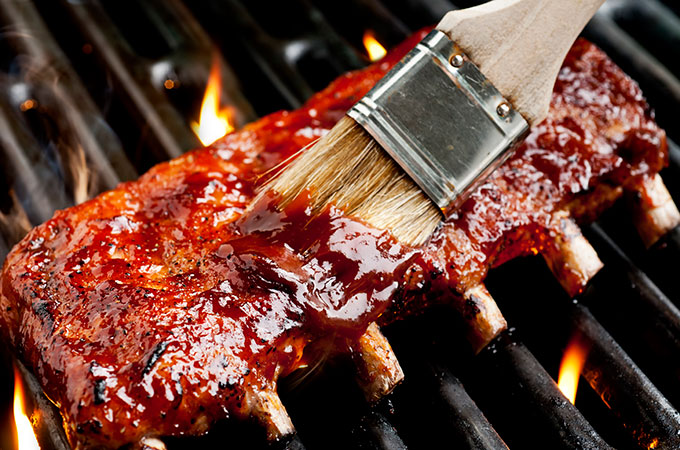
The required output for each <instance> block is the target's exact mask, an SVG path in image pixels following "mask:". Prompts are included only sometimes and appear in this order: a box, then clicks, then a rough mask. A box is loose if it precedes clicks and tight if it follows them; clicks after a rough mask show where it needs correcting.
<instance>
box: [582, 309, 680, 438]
mask: <svg viewBox="0 0 680 450" xmlns="http://www.w3.org/2000/svg"><path fill="white" fill-rule="evenodd" d="M571 322H572V326H573V327H574V329H575V330H577V332H578V333H579V334H580V335H581V336H582V337H583V338H584V339H585V340H586V342H588V344H589V345H590V351H589V354H588V359H587V360H586V363H585V366H584V370H583V373H582V375H583V377H584V378H585V379H586V380H588V382H589V383H590V385H591V387H592V388H593V390H595V392H597V393H598V394H599V395H600V397H601V398H602V401H603V402H605V404H606V405H607V406H608V407H609V408H610V410H611V411H612V413H613V414H615V415H616V416H617V417H619V418H620V419H621V420H622V424H623V426H624V427H625V428H626V430H627V431H628V432H629V433H630V434H631V435H632V436H633V438H634V439H635V440H636V441H637V442H638V444H639V445H640V446H641V447H643V448H655V447H656V446H658V448H678V447H680V414H678V412H677V411H676V410H675V409H674V408H673V407H672V406H671V404H670V403H669V402H668V400H666V398H665V397H664V396H663V395H662V394H661V393H660V392H659V391H658V389H656V387H655V386H654V385H653V384H652V382H651V381H650V380H649V379H648V378H647V376H646V375H645V374H644V373H643V372H642V371H641V370H640V369H639V368H638V366H637V365H636V364H635V363H634V362H633V360H632V359H630V357H629V356H628V355H627V354H626V353H625V352H624V351H623V349H622V348H621V347H620V346H619V345H618V344H617V343H616V341H614V339H613V338H612V337H611V336H610V335H609V333H607V331H606V330H605V329H604V327H602V325H600V324H599V323H598V322H597V320H596V319H595V318H594V317H593V315H592V314H591V313H590V311H588V309H587V308H586V307H585V306H583V305H580V304H576V305H574V307H573V308H572V314H571Z"/></svg>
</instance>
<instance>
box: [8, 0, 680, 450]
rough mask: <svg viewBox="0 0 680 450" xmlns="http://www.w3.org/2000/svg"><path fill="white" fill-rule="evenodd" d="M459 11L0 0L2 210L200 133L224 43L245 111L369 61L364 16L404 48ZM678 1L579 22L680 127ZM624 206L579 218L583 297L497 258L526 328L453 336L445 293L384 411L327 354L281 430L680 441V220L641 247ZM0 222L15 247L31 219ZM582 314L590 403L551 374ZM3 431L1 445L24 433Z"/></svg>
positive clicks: (68, 192)
mask: <svg viewBox="0 0 680 450" xmlns="http://www.w3.org/2000/svg"><path fill="white" fill-rule="evenodd" d="M473 3H476V2H473V1H468V0H463V1H458V2H456V5H457V6H459V7H465V6H471V5H472V4H473ZM452 7H453V5H452V4H451V3H450V2H448V1H447V0H393V1H390V2H387V1H386V0H346V1H344V2H327V1H324V0H289V1H287V2H276V1H273V0H248V1H246V0H204V1H201V2H184V3H183V2H181V1H180V0H163V1H161V0H145V1H140V2H134V4H131V3H129V2H114V1H108V0H83V1H78V2H75V1H69V0H59V1H53V0H34V1H33V2H31V1H18V0H0V23H1V24H2V26H3V29H4V30H5V32H4V34H3V36H2V38H3V39H1V40H0V72H1V73H2V76H1V77H0V80H1V81H0V82H1V83H4V84H5V87H6V89H3V93H2V94H0V136H2V138H1V141H0V153H1V154H2V158H0V168H1V169H2V171H3V173H4V177H3V179H2V181H0V189H2V192H1V193H0V209H1V210H2V211H3V212H5V213H7V212H8V211H9V210H10V208H11V207H12V205H13V203H14V202H15V200H14V199H16V203H17V204H19V205H20V206H21V209H22V210H23V211H24V212H25V214H26V217H27V219H28V222H30V224H33V225H34V224H37V223H40V222H42V221H44V220H46V219H48V218H49V217H51V215H52V214H53V212H54V210H55V209H58V208H64V207H67V206H69V205H71V204H73V203H75V202H77V201H79V200H80V199H82V197H83V195H84V194H83V192H85V195H87V194H88V193H96V192H101V191H103V190H106V189H109V188H111V187H113V186H115V185H116V184H117V183H118V182H119V181H120V180H129V179H134V178H135V177H136V176H137V174H138V173H142V172H143V171H145V170H147V169H148V168H149V167H151V166H152V165H154V164H155V163H157V162H160V161H162V160H166V159H168V158H172V157H175V156H178V155H179V154H181V153H182V152H184V151H186V150H189V149H191V148H194V147H197V146H198V145H199V143H198V140H197V139H196V138H195V137H194V135H193V133H192V132H191V129H190V127H189V119H191V118H194V117H196V116H197V113H198V107H199V102H200V99H201V97H202V92H203V89H204V86H205V82H206V79H207V76H208V73H209V69H210V62H211V60H212V57H213V55H217V56H218V57H219V63H220V66H221V68H222V74H223V78H224V81H225V82H224V85H223V86H224V87H223V90H224V92H223V98H225V99H226V100H225V102H226V103H229V104H230V105H232V106H233V108H234V111H235V113H236V124H237V125H242V124H244V123H246V122H247V121H250V120H253V119H254V118H255V117H257V116H262V115H265V114H267V113H270V112H273V111H275V110H278V109H282V108H294V107H297V106H299V105H301V104H302V103H303V102H304V101H305V100H306V99H307V98H308V97H309V96H310V95H312V93H313V92H314V91H316V90H318V89H320V88H322V87H324V86H325V85H326V84H327V83H328V82H330V81H331V80H332V79H333V78H335V77H336V76H338V75H339V74H341V73H342V72H344V71H346V70H352V69H356V68H359V67H362V66H363V65H365V64H367V60H366V59H365V57H363V56H362V51H361V47H360V45H361V36H362V34H363V32H364V31H365V30H366V29H372V30H374V31H375V32H376V35H377V36H378V37H379V39H380V40H381V41H382V42H384V43H386V44H388V45H393V44H396V43H397V42H399V41H400V40H402V39H403V38H405V37H406V36H407V35H408V34H409V33H411V32H414V31H416V30H417V29H419V28H421V27H423V26H427V25H430V24H432V23H435V22H436V21H437V20H438V18H439V17H441V15H442V14H443V13H444V12H445V11H447V10H449V9H452ZM263 11H267V12H268V13H267V14H263ZM679 13H680V10H679V9H678V7H677V5H676V4H675V3H674V2H673V1H672V0H667V1H657V0H647V1H645V2H639V1H636V0H608V2H607V3H606V5H605V7H603V8H602V10H601V11H600V12H598V14H597V16H596V17H595V18H594V19H593V20H592V21H591V23H590V24H589V25H588V27H587V29H586V30H585V31H584V35H585V36H586V37H587V38H589V39H590V40H592V41H594V42H595V43H596V44H598V45H599V46H600V47H602V48H603V49H604V50H605V51H606V52H607V53H608V54H609V55H610V56H611V57H612V59H614V61H615V62H616V63H617V64H619V65H620V66H621V67H622V68H623V69H624V70H625V71H626V72H627V73H629V74H630V75H631V76H632V77H633V78H634V79H636V80H637V81H638V82H639V83H640V85H641V87H642V89H643V91H644V92H645V94H646V96H647V97H648V99H649V101H650V103H651V104H652V106H653V107H654V108H655V110H656V111H657V119H658V122H659V124H660V125H661V126H663V127H665V128H666V129H667V131H668V134H669V137H670V138H671V140H675V141H678V140H680V130H679V129H678V128H677V127H675V126H674V125H675V124H674V122H673V121H674V119H675V114H674V113H675V111H676V110H677V108H678V107H680V81H679V80H678V78H677V77H676V76H675V75H674V73H678V72H679V71H678V60H679V58H678V57H679V56H680V55H678V53H679V50H678V49H680V46H678V44H679V43H680V19H679V18H678V16H677V14H679ZM272 18H273V19H272ZM215 46H216V47H217V48H219V51H217V52H216V51H215V50H214V48H215ZM47 69H49V70H47ZM55 80H59V83H55ZM166 80H171V81H173V83H172V86H173V87H172V88H167V86H166V85H165V81H166ZM28 100H33V101H35V104H27V103H26V101H28ZM79 149H82V154H81V153H79V152H80V150H79ZM670 151H671V165H670V167H669V168H668V169H666V170H665V173H663V174H662V175H665V179H666V182H667V185H668V187H669V189H670V191H671V193H672V194H674V196H675V198H680V176H679V175H680V148H678V147H677V146H676V145H675V144H674V143H673V142H670ZM79 155H83V156H84V157H85V159H86V161H87V165H88V167H89V169H90V170H91V171H92V172H93V173H94V177H93V180H94V181H91V182H85V186H83V181H82V180H79V179H77V177H75V176H74V175H73V173H74V172H73V171H72V170H71V168H72V167H73V165H74V164H78V161H81V163H82V156H79ZM83 189H84V191H83ZM10 190H12V191H13V192H14V194H15V196H14V197H12V196H11V195H9V192H10ZM625 216H626V212H625V211H622V209H621V208H620V207H615V208H614V209H613V210H612V211H609V212H608V213H606V214H605V216H604V217H603V218H602V219H601V220H600V221H599V222H598V224H595V225H592V226H590V227H587V228H586V229H585V230H584V231H585V234H586V235H587V237H588V239H589V240H590V242H591V243H592V244H593V245H594V247H595V248H596V250H597V251H598V253H599V255H600V257H601V258H602V260H603V261H604V263H605V269H603V271H602V272H601V273H600V274H598V276H596V277H595V279H594V280H593V282H592V283H591V285H590V287H589V288H588V290H587V291H586V292H585V293H584V294H583V295H582V297H581V298H579V299H578V302H574V301H572V300H571V299H569V298H567V297H566V295H565V294H564V293H563V291H562V289H561V288H560V287H559V285H558V283H557V282H556V281H555V280H554V279H553V277H552V276H551V275H550V273H549V271H548V270H547V268H546V267H545V265H544V263H543V262H542V261H539V260H538V259H532V258H526V259H523V260H518V261H511V262H510V263H507V264H505V265H504V266H502V267H500V268H498V269H494V271H492V273H491V274H490V276H489V277H488V278H487V285H488V287H489V289H490V290H491V292H492V294H493V296H494V298H496V299H497V301H498V303H499V306H500V307H501V309H502V310H503V311H504V314H505V315H506V317H507V318H508V321H509V322H510V324H511V325H513V326H514V327H515V328H514V329H513V330H512V331H511V332H509V333H505V334H504V335H503V336H501V337H500V338H499V339H497V341H496V342H494V344H493V345H491V346H490V347H489V348H487V349H485V350H484V351H483V352H482V353H481V354H480V355H478V356H473V355H472V354H471V353H470V352H469V351H468V349H467V346H466V344H465V343H464V341H463V338H462V336H460V335H458V334H457V329H459V328H460V327H455V326H454V325H452V324H455V323H456V321H457V319H456V318H455V317H453V314H452V313H451V312H450V311H446V310H441V309H439V308H437V309H435V310H434V311H432V312H431V313H428V314H426V315H424V316H422V317H416V318H413V319H410V320H408V321H406V323H396V324H394V325H392V326H390V327H388V328H386V329H385V330H384V331H385V334H386V335H387V337H388V338H389V339H390V342H391V343H392V345H393V347H394V349H395V351H396V353H397V355H398V357H399V359H400V362H401V363H402V365H403V367H404V371H405V373H406V382H405V383H404V385H403V386H401V387H400V388H399V389H398V390H397V391H396V392H395V393H394V394H392V395H391V396H390V397H389V398H388V399H386V400H384V401H383V402H382V403H380V404H379V405H377V406H376V407H375V408H372V409H371V408H369V407H368V406H367V405H366V404H365V402H364V401H363V398H362V396H361V394H360V392H359V390H358V388H357V387H356V386H355V385H354V384H353V376H352V374H351V373H350V369H349V368H348V367H346V366H345V365H343V364H342V363H329V365H328V367H327V368H326V370H324V371H323V372H321V373H320V374H319V375H318V376H316V377H315V378H314V379H312V380H307V381H306V382H305V383H303V384H302V386H293V385H290V386H286V385H285V381H284V383H283V384H284V385H283V386H282V389H281V390H282V391H283V392H281V396H282V399H283V401H284V403H285V404H286V407H287V409H288V410H289V413H290V415H291V417H292V419H293V422H294V423H295V424H296V426H297V428H298V432H299V434H298V436H297V437H296V438H295V439H294V440H293V441H291V442H287V443H280V446H281V447H287V448H291V449H292V448H297V449H300V448H309V449H315V448H366V449H404V448H439V447H441V446H443V443H446V445H447V446H452V447H455V446H460V447H462V448H474V449H499V448H501V449H502V448H506V446H507V447H509V448H535V447H536V446H537V445H539V444H537V443H540V446H541V447H542V448H565V449H581V448H586V449H590V448H593V449H594V448H597V449H605V448H610V447H608V445H611V446H613V447H616V448H619V449H626V448H639V447H643V448H647V447H648V446H650V445H651V443H652V442H653V439H654V438H656V439H658V442H659V444H658V447H657V448H676V447H679V446H680V435H679V434H678V432H680V417H679V416H678V413H677V411H676V410H675V409H674V406H675V407H680V391H678V389H677V383H678V379H679V378H680V363H679V362H678V361H680V312H679V311H678V309H677V306H676V305H680V283H678V282H677V279H676V272H677V269H675V267H677V263H675V261H677V259H678V258H679V257H680V229H676V230H674V232H672V233H671V234H670V236H668V237H667V239H666V240H665V242H663V243H661V244H659V245H657V246H656V248H653V249H652V250H650V251H646V250H644V249H643V248H642V245H641V244H640V243H639V240H638V239H637V238H636V237H635V236H633V235H634V233H635V231H634V229H633V227H632V224H631V225H627V224H628V223H629V221H628V220H627V219H626V218H625ZM622 223H623V225H622ZM0 231H2V233H0V260H2V259H3V258H4V256H5V255H6V253H7V251H8V249H9V248H10V247H11V246H12V245H13V244H14V243H15V242H16V240H17V233H16V230H10V229H8V228H7V227H4V228H3V227H0ZM674 264H675V265H674ZM527 273H532V274H534V273H535V274H536V276H532V277H531V278H530V279H529V277H527V275H526V274H527ZM518 280H521V282H519V283H518ZM529 283H531V284H529ZM574 329H576V330H578V331H579V332H580V333H581V334H582V336H583V337H584V338H585V339H586V340H587V341H588V342H590V344H591V346H592V353H591V357H590V359H589V362H588V364H587V366H586V368H585V372H584V377H585V378H586V379H588V381H589V382H590V384H591V385H592V386H593V387H592V388H581V389H580V391H579V397H578V398H577V402H576V404H577V405H578V408H576V407H574V406H572V405H571V404H570V403H568V402H566V401H565V400H564V398H563V397H562V396H561V394H560V393H559V392H558V391H557V388H556V386H555V385H554V383H553V382H552V378H551V375H552V376H554V375H555V374H556V373H557V367H558V365H559V358H560V357H561V355H562V353H563V349H564V347H565V345H566V342H567V340H568V339H569V337H570V336H571V334H572V331H573V330H574ZM0 362H2V364H1V366H0V386H3V388H4V390H3V391H2V392H1V393H0V403H1V404H2V405H3V411H4V412H3V414H2V415H0V426H1V427H5V428H2V429H0V432H1V431H7V432H4V433H0V434H1V435H4V436H10V435H11V434H10V433H9V428H7V427H8V426H9V425H4V424H8V423H9V420H6V419H8V418H9V415H8V414H9V413H8V411H9V407H8V406H7V405H9V404H10V398H11V389H8V387H11V381H10V379H9V376H10V375H11V369H10V367H11V362H10V360H9V356H8V355H2V359H1V360H0ZM24 375H25V376H26V377H27V379H28V380H29V388H30V389H31V390H32V392H33V393H34V394H35V396H36V399H37V403H39V404H40V406H41V407H42V408H43V411H45V413H44V414H42V415H41V422H40V430H41V438H42V439H43V443H44V445H43V448H55V449H65V448H67V447H66V444H65V440H64V439H63V436H59V432H58V430H59V424H58V422H59V418H58V416H57V415H55V414H54V411H51V412H49V411H50V409H49V408H48V407H47V406H46V405H47V404H48V403H47V402H46V400H45V399H44V397H42V395H41V394H40V393H39V388H38V387H37V384H35V380H33V379H32V377H31V375H30V374H28V373H27V372H25V371H24ZM3 377H4V378H3ZM601 397H602V398H604V399H606V402H607V403H608V404H609V405H610V406H611V408H608V407H607V406H606V405H605V403H604V402H603V401H602V400H601ZM319 399H323V400H322V401H321V402H320V401H319ZM48 412H49V413H48ZM2 439H3V438H0V447H4V448H9V447H11V445H12V443H11V442H9V441H7V440H4V441H3V440H2ZM227 440H228V442H229V445H230V446H234V447H239V446H245V445H248V447H249V448H259V447H262V448H266V444H265V442H264V440H263V437H262V433H261V430H259V429H258V428H257V427H256V426H254V425H249V424H243V423H238V424H233V423H225V424H220V426H218V427H216V429H215V430H214V431H213V432H211V433H210V434H209V435H208V436H206V437H203V438H192V439H168V440H167V441H166V442H167V444H168V447H169V448H171V449H172V448H176V449H179V448H188V447H190V446H194V445H196V444H197V443H202V444H204V445H222V444H223V443H224V442H225V441H227ZM605 441H606V443H605Z"/></svg>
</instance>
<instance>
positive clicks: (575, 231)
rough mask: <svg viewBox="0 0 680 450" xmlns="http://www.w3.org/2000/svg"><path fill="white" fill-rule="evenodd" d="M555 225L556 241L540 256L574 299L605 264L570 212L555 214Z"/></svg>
mask: <svg viewBox="0 0 680 450" xmlns="http://www.w3.org/2000/svg"><path fill="white" fill-rule="evenodd" d="M553 223H554V225H555V229H554V232H553V240H552V242H550V243H549V245H546V246H545V247H544V248H543V249H542V250H541V254H542V255H543V258H544V259H545V261H546V262H547V263H548V267H550V270H551V271H552V273H553V275H555V278H557V280H558V281H559V282H560V284H561V285H562V287H563V288H564V290H565V291H567V293H568V294H569V295H570V296H574V295H576V294H578V293H579V292H581V291H582V290H583V288H585V286H586V284H587V283H588V281H590V279H591V278H592V277H593V276H595V274H596V273H597V272H598V271H599V270H600V269H601V268H602V266H603V264H602V261H600V258H599V257H598V256H597V252H596V251H595V249H594V248H593V246H592V245H590V243H589V242H588V241H587V240H586V238H585V237H583V234H581V229H580V228H579V227H578V225H576V223H574V221H573V220H572V219H571V218H570V217H569V216H568V213H566V212H559V213H556V214H555V215H554V217H553Z"/></svg>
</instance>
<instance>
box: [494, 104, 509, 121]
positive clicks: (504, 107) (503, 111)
mask: <svg viewBox="0 0 680 450" xmlns="http://www.w3.org/2000/svg"><path fill="white" fill-rule="evenodd" d="M496 114H498V115H499V116H500V117H502V118H503V119H505V118H506V117H507V116H508V114H510V105H508V104H507V103H506V102H503V103H501V104H500V105H498V106H497V107H496Z"/></svg>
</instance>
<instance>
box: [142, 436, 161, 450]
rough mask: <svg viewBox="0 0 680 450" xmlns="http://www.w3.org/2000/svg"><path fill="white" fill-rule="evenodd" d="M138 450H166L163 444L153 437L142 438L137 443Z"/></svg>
mask: <svg viewBox="0 0 680 450" xmlns="http://www.w3.org/2000/svg"><path fill="white" fill-rule="evenodd" d="M139 449H140V450H166V449H167V447H166V446H165V443H164V442H163V441H161V440H160V439H158V438H155V437H148V436H147V437H143V438H142V439H141V440H140V441H139Z"/></svg>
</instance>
